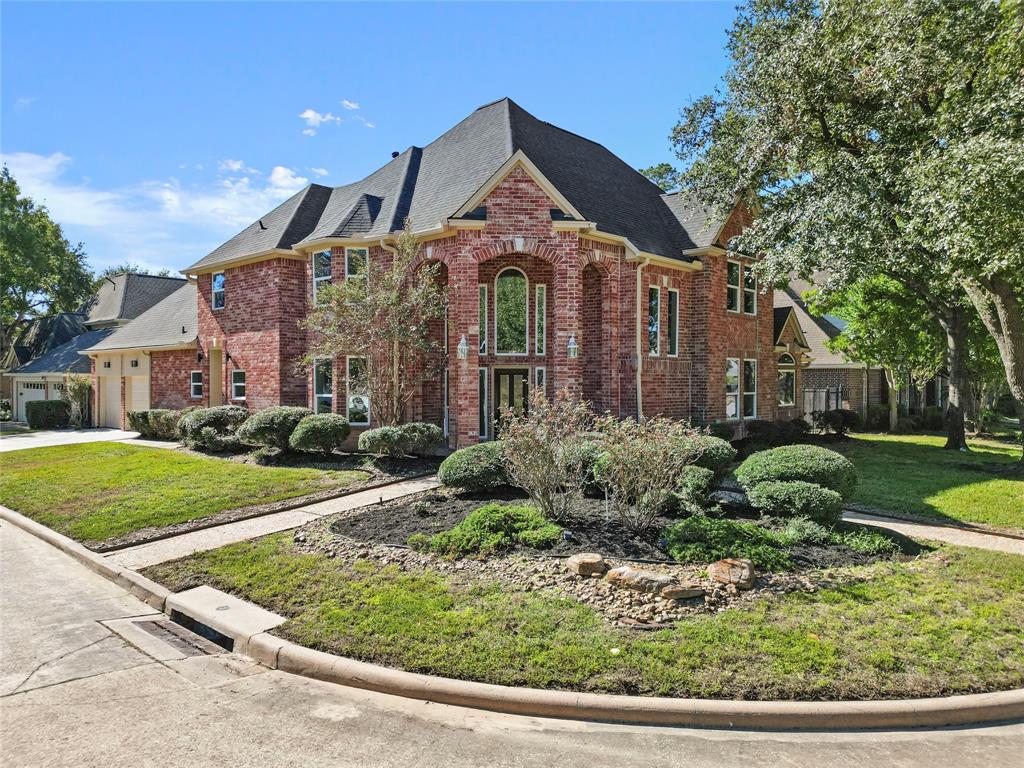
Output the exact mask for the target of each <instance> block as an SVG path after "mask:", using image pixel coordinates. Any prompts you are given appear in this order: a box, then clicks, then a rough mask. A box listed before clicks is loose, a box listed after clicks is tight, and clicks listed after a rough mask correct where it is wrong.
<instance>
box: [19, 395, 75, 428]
mask: <svg viewBox="0 0 1024 768" xmlns="http://www.w3.org/2000/svg"><path fill="white" fill-rule="evenodd" d="M25 418H26V420H27V421H28V425H29V426H30V427H32V429H58V428H60V427H66V426H67V425H68V424H69V423H71V407H70V406H69V405H68V404H67V403H66V402H65V401H64V400H30V401H29V402H27V403H25Z"/></svg>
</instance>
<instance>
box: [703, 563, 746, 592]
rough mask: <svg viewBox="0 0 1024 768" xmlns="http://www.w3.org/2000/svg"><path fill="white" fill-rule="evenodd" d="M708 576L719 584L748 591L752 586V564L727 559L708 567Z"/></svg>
mask: <svg viewBox="0 0 1024 768" xmlns="http://www.w3.org/2000/svg"><path fill="white" fill-rule="evenodd" d="M708 576H710V577H711V579H712V580H714V581H717V582H719V583H720V584H730V585H735V587H736V588H737V589H750V588H752V587H753V586H754V564H753V563H752V562H750V561H749V560H737V559H736V558H732V557H727V558H725V559H724V560H719V561H717V562H714V563H712V564H711V565H710V566H708Z"/></svg>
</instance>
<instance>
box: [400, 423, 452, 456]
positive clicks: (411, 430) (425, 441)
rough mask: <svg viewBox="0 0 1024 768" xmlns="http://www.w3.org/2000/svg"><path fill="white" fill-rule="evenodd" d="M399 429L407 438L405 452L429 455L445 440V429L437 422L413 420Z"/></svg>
mask: <svg viewBox="0 0 1024 768" xmlns="http://www.w3.org/2000/svg"><path fill="white" fill-rule="evenodd" d="M398 429H399V431H400V432H401V433H402V437H403V438H404V440H405V446H404V448H405V452H406V453H411V454H412V455H413V456H429V455H431V454H432V453H433V452H434V449H435V448H437V446H439V445H440V444H441V443H442V442H444V430H442V429H441V428H440V427H439V426H437V424H427V423H426V422H424V421H412V422H409V423H408V424H403V425H402V426H400V427H399V428H398Z"/></svg>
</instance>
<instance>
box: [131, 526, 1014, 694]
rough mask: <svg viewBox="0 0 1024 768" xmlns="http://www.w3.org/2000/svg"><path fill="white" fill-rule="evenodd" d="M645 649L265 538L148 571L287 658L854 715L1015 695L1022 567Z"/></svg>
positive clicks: (926, 576) (1001, 567)
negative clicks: (911, 702)
mask: <svg viewBox="0 0 1024 768" xmlns="http://www.w3.org/2000/svg"><path fill="white" fill-rule="evenodd" d="M841 573H842V574H845V576H844V577H843V578H839V579H838V580H837V582H836V585H835V586H833V587H831V588H828V589H822V590H818V591H816V592H797V593H791V594H788V595H766V596H765V597H764V598H763V599H759V600H757V601H756V602H753V603H749V604H745V605H744V607H735V608H730V609H727V610H724V611H722V612H720V613H705V614H701V615H697V616H694V617H692V618H689V619H686V620H683V621H680V622H678V623H676V624H675V625H674V626H670V627H668V628H666V629H662V630H659V631H656V632H638V631H635V630H629V629H624V628H621V627H617V626H614V625H612V624H610V623H609V622H606V621H604V620H603V619H602V618H601V617H600V616H599V615H598V614H597V613H596V612H595V611H594V610H593V609H591V608H590V607H588V606H586V605H582V604H580V603H578V602H576V601H574V600H570V599H567V598H564V597H561V596H559V595H558V594H556V593H554V592H552V591H550V590H546V589H542V590H533V591H513V590H511V589H509V588H508V587H505V586H502V585H501V584H500V582H498V581H496V580H494V579H493V578H491V579H488V578H471V577H467V576H465V575H461V576H460V575H459V574H452V575H449V573H441V572H437V571H432V570H422V571H415V570H408V571H403V570H399V569H398V568H397V567H396V566H394V565H389V566H383V567H382V566H381V565H380V564H379V563H377V562H375V561H373V560H360V561H356V562H355V563H352V564H349V563H342V562H338V561H337V560H336V559H333V558H331V557H329V556H327V555H326V554H320V553H311V552H307V551H302V550H300V549H299V547H298V546H297V545H296V544H295V543H294V542H293V539H292V534H288V533H283V534H277V535H273V536H268V537H266V538H262V539H258V540H255V541H249V542H243V543H240V544H234V545H230V546H227V547H224V548H222V549H218V550H215V551H212V552H205V553H201V554H196V555H193V556H191V557H188V558H184V559H182V560H178V561H174V562H170V563H164V564H161V565H157V566H153V567H151V568H148V569H147V570H146V575H147V576H149V577H150V578H153V579H156V580H157V581H160V582H162V583H164V584H165V585H167V586H168V587H169V588H170V589H172V590H181V589H187V588H189V587H194V586H198V585H200V584H209V585H211V586H213V587H217V588H219V589H222V590H224V591H227V592H231V593H233V594H236V595H238V596H240V597H243V598H245V599H248V600H252V601H253V602H255V603H258V604H259V605H262V606H263V607H265V608H268V609H269V610H272V611H276V612H278V613H280V614H282V615H284V616H286V617H288V619H289V620H288V621H287V622H286V623H285V624H284V625H282V626H281V627H280V628H279V629H278V630H275V631H276V632H278V633H280V634H281V635H283V636H284V637H287V638H288V639H290V640H293V641H295V642H297V643H301V644H303V645H308V646H310V647H313V648H318V649H320V650H324V651H329V652H332V653H336V654H340V655H343V656H348V657H352V658H356V659H361V660H364V661H370V662H375V663H379V664H385V665H389V666H393V667H399V668H402V669H406V670H410V671H414V672H423V673H429V674H435V675H443V676H447V677H454V678H459V679H466V680H478V681H482V682H488V683H498V684H504V685H525V686H533V687H538V688H559V689H569V690H579V691H603V692H612V693H629V694H643V695H660V696H678V697H686V696H699V697H715V698H749V699H769V698H780V699H859V698H895V697H923V696H940V695H949V694H954V693H969V692H979V691H991V690H1000V689H1008V688H1015V687H1020V686H1022V685H1024V601H1022V600H1021V599H1020V594H1021V591H1022V590H1024V558H1020V557H1015V556H1012V555H1003V554H997V553H991V552H983V551H977V550H965V549H954V548H945V549H942V550H940V551H938V552H934V553H932V554H930V555H928V556H925V557H922V558H919V559H917V560H914V561H911V562H902V563H901V562H894V561H888V562H883V563H876V564H873V565H869V566H859V567H856V568H851V569H849V570H844V571H842V572H841Z"/></svg>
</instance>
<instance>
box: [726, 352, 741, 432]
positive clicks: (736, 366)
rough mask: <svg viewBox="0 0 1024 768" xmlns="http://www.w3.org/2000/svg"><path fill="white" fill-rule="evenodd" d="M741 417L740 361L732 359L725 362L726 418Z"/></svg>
mask: <svg viewBox="0 0 1024 768" xmlns="http://www.w3.org/2000/svg"><path fill="white" fill-rule="evenodd" d="M739 417H740V361H739V360H738V359H737V358H734V357H730V358H729V359H727V360H726V361H725V418H727V419H738V418H739Z"/></svg>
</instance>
